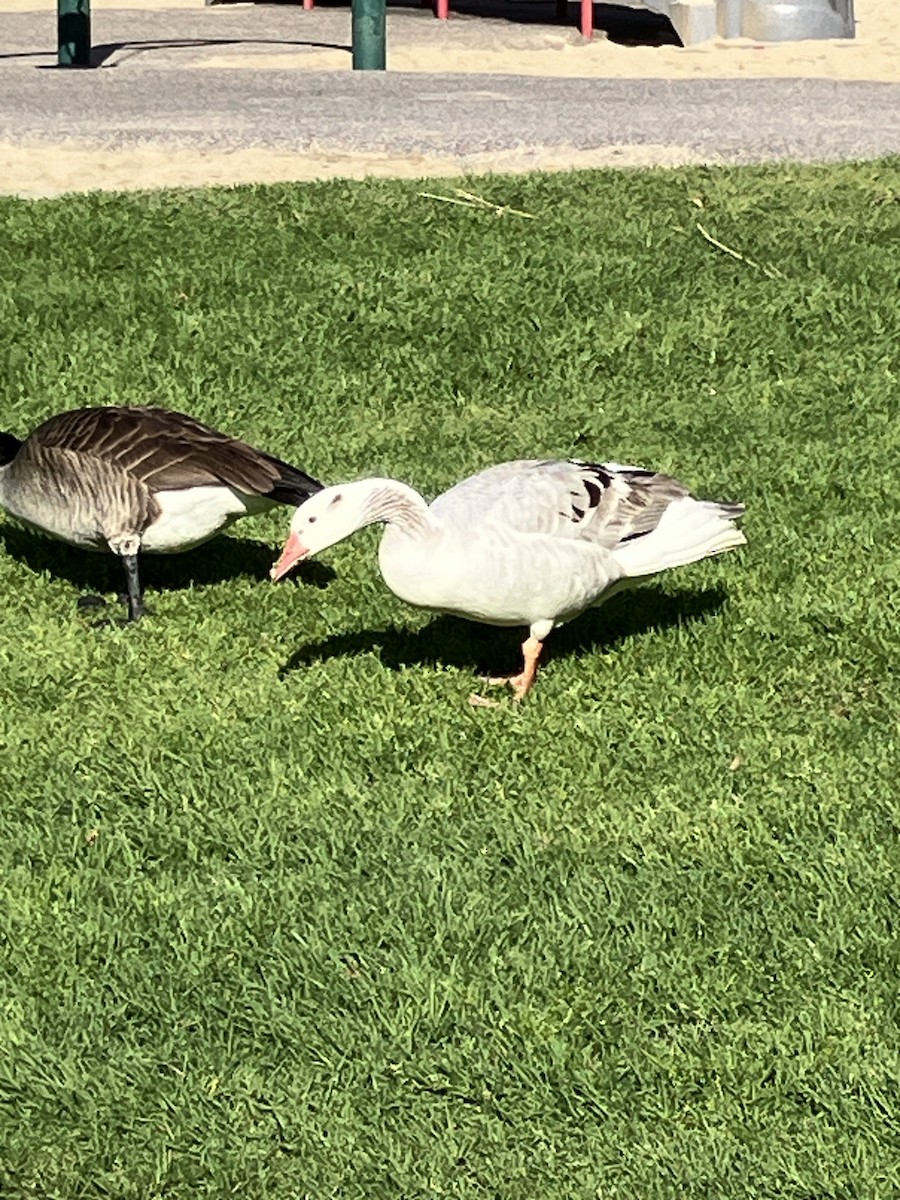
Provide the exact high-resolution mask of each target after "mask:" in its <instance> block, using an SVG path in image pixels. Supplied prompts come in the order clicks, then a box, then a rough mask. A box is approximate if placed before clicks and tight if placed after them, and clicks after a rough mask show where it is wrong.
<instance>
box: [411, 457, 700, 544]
mask: <svg viewBox="0 0 900 1200" xmlns="http://www.w3.org/2000/svg"><path fill="white" fill-rule="evenodd" d="M687 494H688V491H687V488H686V487H685V486H684V485H683V484H682V483H679V482H678V480H677V479H673V478H671V477H670V476H668V475H661V474H659V473H658V472H656V471H648V470H645V469H644V468H642V467H630V466H623V465H621V464H620V463H612V462H608V463H587V462H580V461H578V460H575V459H571V460H567V461H559V460H550V459H523V460H520V461H517V462H509V463H502V464H500V465H499V466H496V467H489V468H488V469H487V470H486V471H481V472H480V473H479V474H477V475H472V476H471V477H470V478H468V479H464V480H463V481H462V482H461V483H458V484H457V485H456V486H455V487H453V488H451V489H450V490H449V491H447V492H444V493H443V495H441V496H438V498H437V499H436V500H435V501H434V502H433V504H432V505H431V508H432V511H433V512H434V513H435V515H436V516H438V517H439V518H441V519H442V520H444V521H449V522H452V523H462V522H465V523H467V524H468V525H469V527H470V528H471V527H474V526H477V525H479V524H481V523H482V522H485V523H491V524H493V525H500V526H504V527H506V528H507V529H509V530H512V531H514V532H517V533H528V534H545V535H549V536H552V537H558V538H567V539H571V538H577V539H582V540H584V541H587V542H591V543H592V544H593V545H596V546H601V547H604V548H606V549H612V548H613V547H615V546H618V545H621V544H622V543H623V542H627V541H630V540H631V539H633V538H637V537H640V536H641V535H642V534H645V533H650V532H651V531H652V530H653V529H655V528H656V526H657V525H658V524H659V521H660V518H661V517H662V515H663V513H664V512H665V511H666V509H667V508H668V507H669V505H670V504H671V503H672V502H673V500H677V499H679V498H680V497H682V496H686V495H687Z"/></svg>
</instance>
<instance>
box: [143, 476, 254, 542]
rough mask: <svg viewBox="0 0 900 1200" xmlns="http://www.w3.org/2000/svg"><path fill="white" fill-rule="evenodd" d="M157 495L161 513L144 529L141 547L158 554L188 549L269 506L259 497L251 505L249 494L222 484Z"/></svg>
mask: <svg viewBox="0 0 900 1200" xmlns="http://www.w3.org/2000/svg"><path fill="white" fill-rule="evenodd" d="M154 498H155V500H156V502H157V504H158V505H159V507H160V508H161V509H162V512H161V513H160V515H159V516H158V517H157V519H156V520H155V521H154V522H153V524H152V525H150V526H149V528H148V529H146V530H145V532H144V536H143V537H142V538H141V549H142V550H148V551H150V552H151V553H157V554H166V553H170V552H175V551H178V550H189V549H190V548H191V546H198V545H199V544H200V543H201V542H205V541H207V540H208V539H209V538H211V537H214V536H215V535H216V534H217V533H218V532H219V531H220V530H222V529H225V528H227V527H228V526H229V525H230V524H231V523H232V521H236V520H237V519H238V517H243V516H244V515H245V514H246V513H248V512H251V511H260V509H261V508H264V507H268V505H267V504H262V505H261V504H260V503H259V497H253V499H255V500H256V501H257V503H256V504H252V502H251V498H250V497H249V496H242V495H241V493H240V492H236V491H233V490H232V489H231V488H229V487H223V486H221V485H220V484H210V485H208V486H206V487H192V488H182V489H181V490H179V491H169V492H156V494H155V497H154Z"/></svg>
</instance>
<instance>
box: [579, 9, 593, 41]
mask: <svg viewBox="0 0 900 1200" xmlns="http://www.w3.org/2000/svg"><path fill="white" fill-rule="evenodd" d="M581 36H582V37H584V38H592V37H593V36H594V0H581Z"/></svg>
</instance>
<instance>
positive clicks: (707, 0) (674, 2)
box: [582, 0, 856, 46]
mask: <svg viewBox="0 0 900 1200" xmlns="http://www.w3.org/2000/svg"><path fill="white" fill-rule="evenodd" d="M582 2H583V3H584V2H586V0H582ZM616 3H618V4H626V5H628V7H629V8H649V9H651V10H652V11H653V12H659V13H662V14H663V16H666V17H668V18H669V20H670V21H671V22H672V27H673V28H674V30H675V32H676V33H677V34H678V36H679V37H680V38H681V41H682V43H683V44H684V45H685V46H690V45H692V44H694V43H696V42H705V41H708V40H709V39H710V38H714V37H723V38H736V37H747V38H753V39H754V41H757V42H792V41H800V40H804V39H806V38H852V37H855V36H856V26H855V21H854V19H853V0H616Z"/></svg>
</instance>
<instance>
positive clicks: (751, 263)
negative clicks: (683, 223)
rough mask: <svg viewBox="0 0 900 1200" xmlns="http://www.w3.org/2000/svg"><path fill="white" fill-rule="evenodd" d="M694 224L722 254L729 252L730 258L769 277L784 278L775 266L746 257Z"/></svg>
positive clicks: (698, 223) (701, 226)
mask: <svg viewBox="0 0 900 1200" xmlns="http://www.w3.org/2000/svg"><path fill="white" fill-rule="evenodd" d="M696 225H697V229H698V230H699V232H700V235H701V236H702V237H704V238H705V239H706V240H707V241H708V242H709V244H710V245H711V246H715V248H716V249H717V250H721V251H722V252H723V254H729V255H731V257H732V258H736V259H737V260H738V262H742V263H746V264H747V266H748V267H752V268H753V269H754V271H762V273H763V274H764V275H767V276H768V277H769V279H784V275H783V274H782V273H781V271H779V270H778V268H777V267H770V266H767V265H766V264H764V263H758V262H756V261H755V260H754V259H752V258H748V257H747V255H746V254H741V252H740V250H735V249H734V248H733V247H732V246H726V245H725V243H724V242H720V241H719V239H718V238H717V237H713V235H712V234H711V233H710V232H709V230H708V229H705V228H704V227H703V225H701V224H700V222H699V221H697V222H696Z"/></svg>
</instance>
